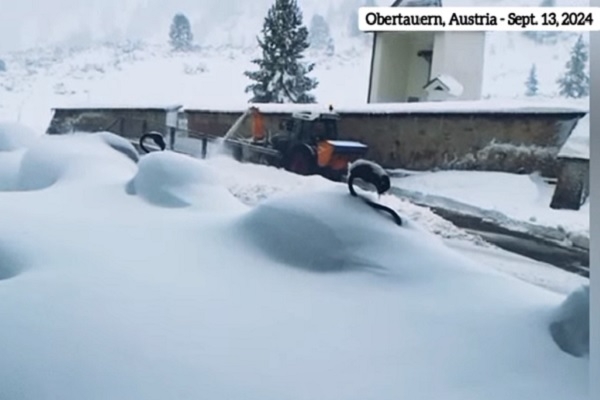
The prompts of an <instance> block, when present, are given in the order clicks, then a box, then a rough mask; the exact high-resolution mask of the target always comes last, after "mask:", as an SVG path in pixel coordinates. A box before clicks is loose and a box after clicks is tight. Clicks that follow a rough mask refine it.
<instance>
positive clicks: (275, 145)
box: [225, 107, 368, 180]
mask: <svg viewBox="0 0 600 400" xmlns="http://www.w3.org/2000/svg"><path fill="white" fill-rule="evenodd" d="M247 116H250V117H251V118H252V124H251V125H252V132H251V136H250V137H247V136H245V137H244V136H243V135H239V133H238V132H239V131H240V129H239V128H240V127H241V126H242V122H243V119H245V118H246V117H247ZM339 118H340V117H339V114H337V113H336V112H334V111H333V109H332V108H331V107H330V108H329V110H328V111H327V112H310V111H303V112H296V113H292V115H291V117H289V118H286V119H284V120H283V121H282V122H281V124H280V126H279V130H278V131H276V132H273V133H271V132H267V130H266V129H265V124H264V116H263V115H262V114H261V113H260V111H259V110H258V109H257V108H256V107H252V108H250V109H249V110H248V111H246V113H244V115H242V117H241V118H240V120H238V122H236V123H235V124H234V125H233V126H232V128H231V129H230V131H229V132H228V133H227V134H226V135H225V143H226V144H227V145H228V146H229V147H230V148H231V149H232V151H233V154H234V156H235V158H236V159H238V160H239V161H250V162H259V163H263V164H269V165H275V166H278V167H282V168H285V169H286V170H288V171H290V172H294V173H297V174H300V175H317V174H318V175H322V176H324V177H326V178H329V179H333V180H341V179H342V178H343V177H344V175H346V173H347V169H348V164H349V163H350V162H352V161H355V160H357V159H359V158H362V157H364V155H365V154H366V152H367V150H368V147H367V146H366V145H365V144H363V143H360V142H356V141H347V140H343V141H342V140H338V126H337V121H338V120H339Z"/></svg>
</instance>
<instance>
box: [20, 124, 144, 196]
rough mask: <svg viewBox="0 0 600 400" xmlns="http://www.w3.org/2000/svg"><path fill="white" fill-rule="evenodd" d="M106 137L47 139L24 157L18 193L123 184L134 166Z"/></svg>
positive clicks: (37, 143)
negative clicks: (90, 184)
mask: <svg viewBox="0 0 600 400" xmlns="http://www.w3.org/2000/svg"><path fill="white" fill-rule="evenodd" d="M108 137H110V136H108V135H107V134H106V133H103V134H89V133H76V134H72V135H60V136H44V137H42V138H40V140H39V141H38V142H36V143H35V144H34V145H32V146H31V147H30V148H29V149H27V151H26V152H25V153H24V154H23V157H22V160H21V164H20V168H19V172H18V176H17V179H16V183H15V189H16V190H19V191H22V190H41V189H46V188H49V187H50V186H53V185H55V184H59V183H69V182H70V181H90V182H94V181H98V180H101V181H107V180H108V181H115V180H116V181H120V180H124V179H126V178H127V177H128V176H129V175H130V174H131V173H133V172H134V171H135V163H133V162H132V160H131V159H130V158H129V156H127V154H124V153H122V152H121V151H115V149H114V148H113V146H111V145H109V144H108V141H109V140H113V139H107V138H108Z"/></svg>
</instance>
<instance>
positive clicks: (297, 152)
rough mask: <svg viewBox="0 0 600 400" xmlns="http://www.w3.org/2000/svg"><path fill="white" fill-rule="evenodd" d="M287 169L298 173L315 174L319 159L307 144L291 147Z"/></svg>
mask: <svg viewBox="0 0 600 400" xmlns="http://www.w3.org/2000/svg"><path fill="white" fill-rule="evenodd" d="M286 159H287V160H286V161H287V162H286V169H287V170H288V171H290V172H293V173H295V174H298V175H304V176H308V175H314V174H316V173H317V160H316V157H315V155H314V154H313V152H311V151H310V149H309V148H307V147H305V146H298V147H294V148H292V149H291V151H290V152H289V153H288V154H287V157H286Z"/></svg>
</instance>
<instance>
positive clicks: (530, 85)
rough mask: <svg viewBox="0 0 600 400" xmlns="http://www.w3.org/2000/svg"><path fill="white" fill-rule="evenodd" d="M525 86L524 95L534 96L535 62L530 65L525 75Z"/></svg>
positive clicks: (536, 89)
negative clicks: (526, 75)
mask: <svg viewBox="0 0 600 400" xmlns="http://www.w3.org/2000/svg"><path fill="white" fill-rule="evenodd" d="M525 86H526V87H527V90H526V92H525V95H527V96H535V95H537V93H538V79H537V71H536V68H535V64H533V65H532V66H531V69H530V70H529V76H528V77H527V81H525Z"/></svg>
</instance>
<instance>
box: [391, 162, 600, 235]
mask: <svg viewBox="0 0 600 400" xmlns="http://www.w3.org/2000/svg"><path fill="white" fill-rule="evenodd" d="M392 184H393V186H395V187H397V188H400V189H402V190H407V191H411V192H414V193H416V194H421V195H423V196H432V199H431V201H432V202H433V201H434V199H435V203H436V204H435V206H439V207H444V208H448V209H450V210H455V211H458V212H465V213H467V214H475V215H478V216H480V217H482V218H484V219H491V220H494V221H495V222H497V223H498V224H500V225H501V226H506V227H508V228H510V227H511V226H512V225H515V226H514V228H515V229H517V228H519V226H516V225H518V224H520V223H521V222H522V223H525V224H527V225H531V226H538V227H540V229H543V228H544V227H547V228H553V229H554V228H556V229H558V230H561V231H563V232H567V233H568V234H573V235H587V236H588V237H589V202H588V203H586V204H585V205H584V206H582V208H581V209H580V210H578V211H570V210H553V209H551V208H550V207H549V205H550V200H551V199H552V194H553V191H554V187H553V186H552V185H550V184H548V183H546V182H545V181H544V180H543V179H542V178H541V177H539V176H538V175H536V174H533V175H517V174H509V173H503V172H480V171H440V172H432V173H419V174H415V175H412V176H408V177H404V178H393V179H392ZM424 199H425V200H426V201H428V200H427V198H424ZM431 205H432V206H433V205H434V204H431ZM521 225H522V224H521ZM549 235H550V233H549Z"/></svg>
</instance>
